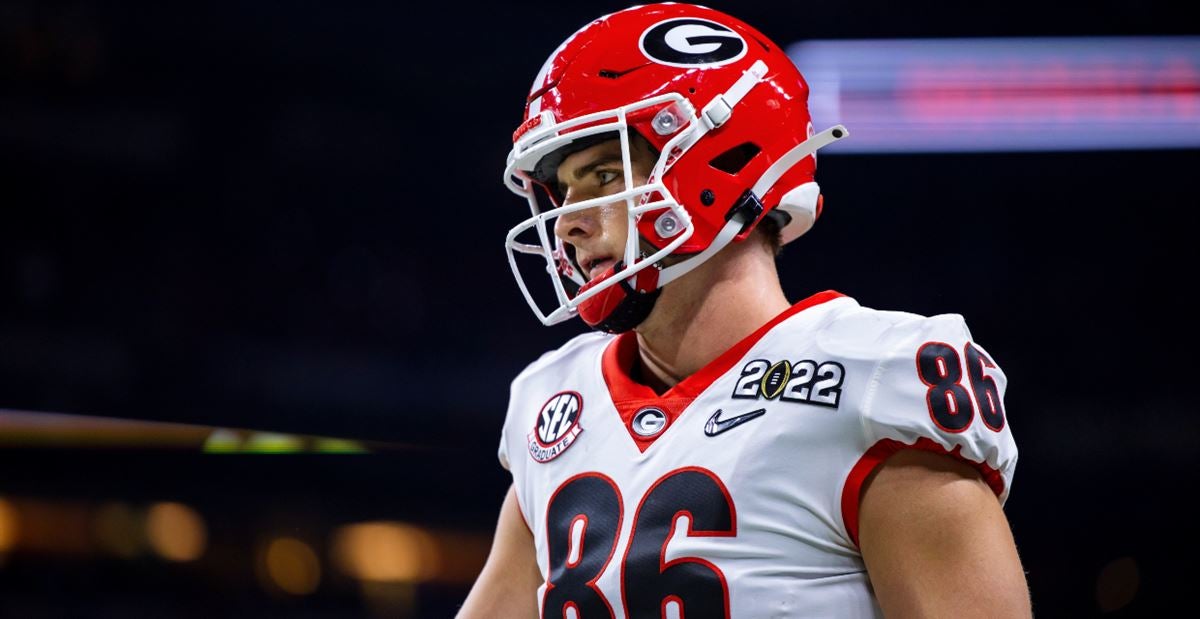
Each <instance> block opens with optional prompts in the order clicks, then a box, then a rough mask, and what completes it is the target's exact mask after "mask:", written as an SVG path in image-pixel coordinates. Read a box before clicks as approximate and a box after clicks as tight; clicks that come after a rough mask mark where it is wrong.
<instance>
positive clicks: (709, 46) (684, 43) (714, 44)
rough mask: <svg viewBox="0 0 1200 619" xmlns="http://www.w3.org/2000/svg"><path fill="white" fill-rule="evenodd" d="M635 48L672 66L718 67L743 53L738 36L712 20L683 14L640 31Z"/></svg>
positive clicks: (652, 58) (741, 41) (740, 38)
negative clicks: (640, 35) (639, 38)
mask: <svg viewBox="0 0 1200 619" xmlns="http://www.w3.org/2000/svg"><path fill="white" fill-rule="evenodd" d="M638 47H639V48H640V49H641V50H642V53H643V54H645V55H646V57H647V58H649V59H650V60H653V61H654V62H657V63H660V64H665V65H668V66H672V67H682V68H685V69H686V68H690V67H695V66H698V65H706V66H711V67H719V66H721V65H725V64H729V63H731V62H734V61H735V60H738V59H740V58H741V57H742V56H745V55H746V41H745V40H743V39H742V37H741V35H739V34H738V33H736V32H734V31H732V30H730V29H729V28H728V27H726V26H722V25H721V24H718V23H717V22H715V21H709V20H707V19H696V18H694V17H683V18H677V19H668V20H666V21H662V22H659V23H657V24H655V25H653V26H651V27H650V28H648V29H647V30H646V31H645V32H643V33H642V38H641V40H639V41H638Z"/></svg>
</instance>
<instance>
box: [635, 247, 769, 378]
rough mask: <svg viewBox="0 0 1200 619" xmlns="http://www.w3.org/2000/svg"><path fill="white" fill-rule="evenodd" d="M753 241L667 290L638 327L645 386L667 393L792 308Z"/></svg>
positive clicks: (732, 249) (729, 249) (764, 254)
mask: <svg viewBox="0 0 1200 619" xmlns="http://www.w3.org/2000/svg"><path fill="white" fill-rule="evenodd" d="M755 241H756V239H753V240H748V241H746V242H742V243H736V244H733V245H730V246H729V247H727V248H725V249H724V250H723V251H721V252H720V253H718V254H717V255H716V256H713V257H712V258H711V259H709V260H708V261H707V262H705V263H704V264H702V265H700V266H698V267H696V269H695V270H693V271H691V272H689V273H687V274H686V275H684V276H683V277H681V278H679V279H678V280H677V281H675V282H673V283H672V284H671V285H669V286H667V287H665V288H663V291H662V294H661V295H660V296H659V299H658V301H657V302H656V303H655V306H654V311H653V312H651V314H650V316H649V317H648V318H647V319H646V320H645V322H643V323H642V324H641V325H639V326H638V328H637V337H638V353H639V362H640V370H641V371H640V374H641V377H640V378H641V381H642V382H643V383H645V384H646V385H648V386H650V387H652V388H653V389H655V390H656V391H657V392H659V393H662V392H663V391H666V390H667V389H669V388H670V387H672V386H674V385H675V384H676V383H678V382H680V381H682V380H683V379H684V378H687V377H688V376H691V375H692V374H694V373H695V372H696V371H697V370H699V369H700V368H703V367H704V366H705V365H707V364H708V363H709V362H711V361H712V360H714V359H716V358H717V357H719V356H720V355H721V354H722V353H724V352H725V351H726V350H728V349H729V348H730V347H732V346H733V345H734V344H736V343H738V342H739V341H741V340H742V339H744V338H745V337H746V336H748V335H750V334H751V333H753V332H754V331H756V330H757V329H758V328H759V327H761V326H763V325H764V324H766V323H767V322H769V321H770V320H771V319H772V318H775V317H776V316H778V315H779V314H780V313H782V312H783V311H784V310H786V309H787V308H788V307H789V305H790V303H788V300H787V298H786V297H785V296H784V294H783V289H782V288H781V287H780V284H779V275H778V273H777V272H776V270H775V260H774V258H773V257H772V256H771V255H770V254H769V253H767V252H766V251H764V249H763V248H762V247H761V246H759V245H758V243H757V242H755Z"/></svg>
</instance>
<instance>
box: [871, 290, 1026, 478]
mask: <svg viewBox="0 0 1200 619" xmlns="http://www.w3.org/2000/svg"><path fill="white" fill-rule="evenodd" d="M872 311H874V310H872ZM864 320H865V319H864ZM874 320H875V321H876V322H875V328H874V329H873V331H874V333H873V335H871V334H870V333H867V334H864V335H862V336H859V337H873V338H874V348H875V351H876V353H875V354H877V355H879V357H878V361H877V363H876V365H875V371H874V372H873V373H872V376H871V379H870V383H869V385H868V386H867V390H866V392H865V394H864V397H863V400H862V405H861V409H860V410H861V412H862V419H863V429H864V432H865V433H866V436H867V441H868V443H869V444H874V445H878V444H880V443H882V442H890V443H891V444H895V445H903V446H910V447H918V448H922V449H928V450H932V451H941V452H944V453H947V454H949V455H952V456H954V457H958V458H961V459H964V460H966V461H968V462H969V463H971V464H973V465H975V467H976V468H977V469H979V470H980V472H981V473H982V474H983V476H984V478H985V481H987V482H988V483H989V485H991V486H992V489H993V490H995V491H996V493H997V495H999V496H1000V498H1001V500H1004V499H1006V498H1007V495H1008V489H1009V485H1010V484H1011V482H1012V475H1013V471H1014V469H1015V467H1016V461H1017V449H1016V444H1015V443H1014V442H1013V437H1012V430H1011V428H1010V425H1009V423H1008V414H1007V411H1006V409H1005V406H1004V393H1005V390H1006V388H1007V385H1008V379H1007V377H1006V376H1005V374H1004V372H1003V370H1001V369H1000V366H999V364H998V363H997V362H996V361H995V359H993V358H992V356H991V355H990V354H989V353H988V352H987V351H986V350H984V349H983V347H982V346H981V345H979V343H977V342H975V341H974V340H973V339H972V336H971V331H970V329H968V327H967V324H966V321H965V320H964V319H963V317H962V316H961V315H959V314H938V315H935V316H928V317H926V316H920V315H917V314H910V313H906V312H876V315H875V317H874ZM868 331H870V330H868ZM858 343H859V344H860V345H863V346H864V347H865V346H866V343H865V342H861V341H860V342H858Z"/></svg>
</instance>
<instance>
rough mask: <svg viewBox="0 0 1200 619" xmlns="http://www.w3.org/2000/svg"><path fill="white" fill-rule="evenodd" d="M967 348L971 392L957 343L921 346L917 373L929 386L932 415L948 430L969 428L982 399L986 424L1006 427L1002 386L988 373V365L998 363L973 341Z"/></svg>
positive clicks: (930, 411)
mask: <svg viewBox="0 0 1200 619" xmlns="http://www.w3.org/2000/svg"><path fill="white" fill-rule="evenodd" d="M963 352H964V356H965V357H966V358H967V376H968V378H969V382H970V384H971V391H970V392H968V391H967V388H966V387H964V386H963V384H962V379H963V365H962V358H961V357H960V356H959V354H958V351H957V350H955V349H954V347H953V346H950V345H949V344H946V343H945V342H926V343H925V344H923V345H922V346H921V348H920V349H918V350H917V375H918V376H919V377H920V378H921V382H922V383H924V384H925V385H926V386H928V387H929V390H928V391H926V392H925V403H926V404H928V406H929V416H930V417H932V418H933V421H934V423H936V424H937V426H938V427H939V428H941V429H942V430H945V431H946V432H953V433H959V432H965V431H966V430H967V428H969V427H970V426H971V422H972V421H974V420H975V411H976V406H975V403H976V402H978V403H979V408H980V409H982V410H981V414H980V416H981V417H983V423H984V425H986V426H987V427H988V429H990V430H992V431H994V432H999V431H1000V430H1001V429H1003V428H1004V408H1003V404H1002V403H1001V401H1000V389H999V388H998V387H997V386H996V381H995V380H993V379H992V377H990V376H987V375H986V374H984V368H985V367H987V368H994V367H996V365H995V364H994V363H992V360H991V359H989V358H988V357H987V355H985V354H983V351H981V350H979V348H977V347H975V345H973V344H971V343H970V342H967V343H966V345H965V346H964V347H963ZM972 394H973V395H974V396H975V397H974V399H973V400H972V398H971V396H972Z"/></svg>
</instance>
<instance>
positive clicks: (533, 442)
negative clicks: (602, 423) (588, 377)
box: [527, 391, 583, 462]
mask: <svg viewBox="0 0 1200 619" xmlns="http://www.w3.org/2000/svg"><path fill="white" fill-rule="evenodd" d="M582 412H583V397H582V396H580V395H579V394H578V393H575V392H574V391H560V392H558V393H556V394H554V395H553V396H552V397H551V398H550V399H549V400H546V403H545V404H543V405H542V410H541V411H539V412H538V417H537V422H536V423H535V424H534V426H533V432H530V433H529V436H528V437H527V438H528V439H529V455H530V456H532V457H533V459H534V460H537V461H538V462H549V461H551V460H553V459H555V458H557V457H558V456H559V455H561V454H562V452H564V451H566V450H567V448H568V447H570V446H571V443H574V442H575V439H576V438H577V437H578V436H579V433H580V432H583V428H582V427H581V426H580V425H579V415H580V413H582Z"/></svg>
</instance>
